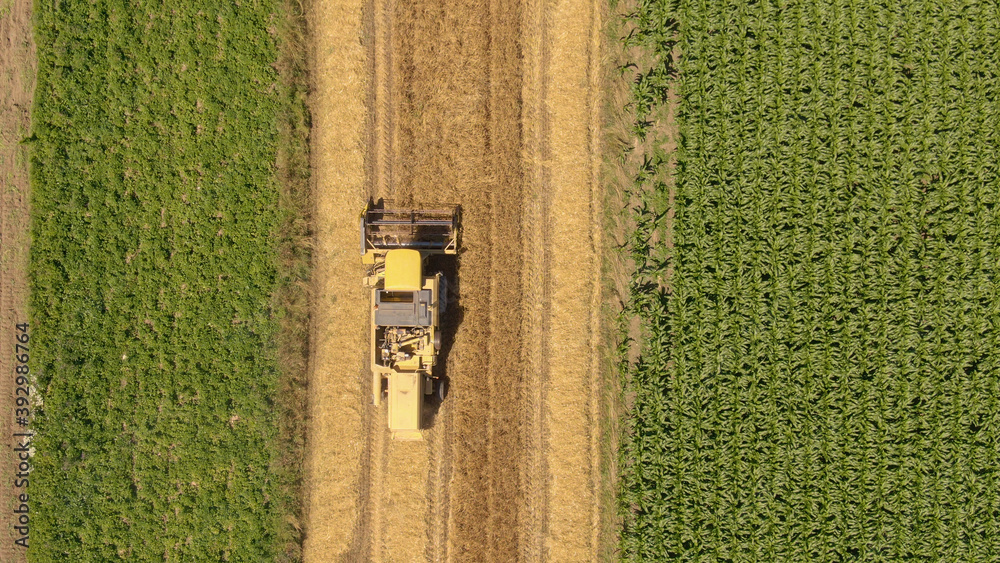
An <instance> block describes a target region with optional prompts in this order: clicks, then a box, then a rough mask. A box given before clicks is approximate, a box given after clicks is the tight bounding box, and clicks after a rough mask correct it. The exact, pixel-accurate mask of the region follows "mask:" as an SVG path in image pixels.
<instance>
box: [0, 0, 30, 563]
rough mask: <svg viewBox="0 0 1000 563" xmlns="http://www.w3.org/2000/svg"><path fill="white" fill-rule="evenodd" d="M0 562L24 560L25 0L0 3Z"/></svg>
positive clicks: (27, 32)
mask: <svg viewBox="0 0 1000 563" xmlns="http://www.w3.org/2000/svg"><path fill="white" fill-rule="evenodd" d="M0 45H3V48H2V49H0V188H2V193H0V346H3V349H4V350H7V351H8V352H6V353H4V354H0V436H2V437H3V440H2V447H3V453H2V454H0V528H2V529H3V531H2V532H0V561H4V562H5V563H7V562H10V563H21V562H23V561H25V552H24V549H22V548H20V547H18V546H17V545H15V544H14V540H15V539H16V538H17V537H18V536H19V535H15V534H14V529H13V526H14V524H15V519H14V517H15V516H16V515H15V514H14V513H13V509H14V506H13V505H12V504H11V503H12V502H14V495H15V494H23V493H27V492H28V491H27V490H26V489H24V488H20V489H15V488H14V487H13V484H14V474H15V473H16V472H17V463H18V460H17V459H16V458H15V457H14V451H13V448H14V443H13V437H12V433H13V432H18V431H20V429H19V428H16V427H14V425H13V422H14V415H15V412H14V408H15V405H14V376H13V374H14V365H15V364H14V357H13V355H12V354H11V351H12V350H13V345H14V336H15V334H16V333H15V328H14V325H15V324H16V323H22V322H27V321H28V308H27V301H28V244H29V232H28V230H29V218H28V214H29V210H30V208H29V194H30V185H29V182H28V155H27V148H26V145H22V144H20V141H21V139H23V138H25V137H27V136H28V129H29V124H30V108H31V103H32V95H33V92H34V87H35V83H34V82H35V68H36V60H35V46H34V41H33V37H32V27H31V1H30V0H12V1H6V2H0Z"/></svg>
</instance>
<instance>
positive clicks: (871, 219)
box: [620, 0, 1000, 562]
mask: <svg viewBox="0 0 1000 563" xmlns="http://www.w3.org/2000/svg"><path fill="white" fill-rule="evenodd" d="M633 22H634V23H635V25H637V26H638V32H637V33H636V34H634V35H633V37H632V38H631V39H629V41H633V42H639V43H642V44H643V45H644V46H645V47H646V48H647V49H648V50H650V51H651V52H653V53H654V54H655V56H656V57H657V58H658V60H659V61H660V62H661V64H660V67H659V68H660V69H667V70H672V67H671V66H670V65H671V63H670V61H671V58H670V56H669V53H671V51H672V50H673V48H674V43H673V42H674V40H676V41H677V46H678V47H679V50H678V51H677V52H679V53H680V56H679V58H678V60H677V63H676V64H677V68H676V78H675V80H674V81H673V82H672V85H673V86H672V87H674V88H676V91H677V93H678V94H679V97H680V98H679V99H680V102H679V106H678V108H677V121H678V129H679V139H680V141H679V151H678V154H677V160H676V170H675V172H674V176H673V178H674V181H673V183H672V184H671V183H670V182H667V181H663V180H655V178H657V177H659V178H662V177H664V174H665V173H666V172H665V171H666V168H665V167H666V164H665V163H664V159H663V155H650V158H649V159H648V160H647V163H648V164H649V166H648V167H647V168H650V169H652V170H653V172H650V171H649V170H646V171H645V172H644V173H643V174H642V175H640V177H638V179H637V180H638V181H637V184H636V193H638V194H640V195H641V197H642V198H644V204H643V205H641V206H639V208H638V211H637V220H638V222H639V224H640V227H642V229H640V233H639V234H640V236H638V237H637V238H636V239H635V240H633V246H632V250H633V253H634V257H635V258H636V259H637V264H638V265H639V267H638V272H637V274H636V278H635V280H634V283H633V292H634V294H633V302H632V310H633V311H634V312H636V313H637V314H638V315H639V316H640V318H641V319H642V324H643V327H644V335H643V337H642V342H641V345H642V352H641V357H640V359H639V360H638V361H637V362H636V363H634V364H633V365H632V366H631V367H630V368H629V373H628V374H627V377H626V384H625V386H626V391H627V397H628V398H629V400H630V401H631V411H630V414H629V418H628V421H627V431H626V435H625V437H624V442H623V447H622V452H621V453H622V456H621V467H622V474H623V482H622V491H621V496H620V502H621V505H620V506H621V512H622V516H623V519H624V530H623V535H622V543H621V546H622V552H623V556H624V559H626V560H636V561H638V560H662V559H667V558H677V559H680V560H712V561H715V560H718V561H770V560H782V561H785V560H788V561H840V560H863V561H902V560H934V561H938V560H940V561H984V562H985V561H996V560H998V559H1000V338H998V337H1000V250H998V246H1000V207H998V200H1000V178H998V173H1000V51H998V49H997V45H998V44H1000V10H998V7H997V4H996V3H990V2H978V1H973V0H969V1H961V0H960V1H956V2H940V1H934V0H927V1H924V0H903V1H900V2H890V3H886V2H875V1H849V0H834V1H823V2H792V1H783V0H782V1H760V2H757V1H748V0H744V1H739V2H728V1H721V0H705V1H694V2H689V1H683V0H682V1H680V2H677V3H670V2H649V3H646V4H644V5H642V6H640V8H639V9H638V11H637V12H636V13H635V14H633ZM674 29H676V31H677V35H674ZM654 78H655V77H654ZM661 78H662V77H661ZM661 85H662V84H661ZM647 86H649V80H648V77H644V78H642V79H640V80H638V81H637V82H636V87H635V88H634V89H633V90H634V94H635V100H636V102H637V104H638V105H639V106H640V107H642V106H643V105H644V104H645V105H649V106H652V107H655V106H663V105H664V104H665V103H666V98H665V93H664V91H663V90H662V88H661V89H657V88H655V87H647ZM653 86H656V83H653ZM639 129H640V130H644V129H643V127H642V126H640V127H639ZM656 170H659V172H656ZM650 178H653V179H650ZM668 190H675V192H674V198H675V205H674V217H673V229H672V240H673V248H672V250H670V251H669V252H670V256H669V260H668V261H667V262H666V263H660V262H657V261H655V260H650V259H649V256H650V254H651V253H652V252H653V250H652V248H653V247H654V246H655V245H654V244H652V243H650V241H649V239H647V238H644V237H643V236H641V235H642V233H644V232H645V233H646V234H647V235H648V234H650V233H652V232H653V231H655V230H660V231H662V230H663V224H664V221H665V220H666V219H665V215H663V211H664V210H665V203H664V202H666V201H667V191H668ZM643 229H645V230H643ZM668 270H669V275H665V272H667V271H668ZM660 282H663V283H664V284H665V287H664V288H663V289H662V290H657V289H656V288H657V284H658V283H660Z"/></svg>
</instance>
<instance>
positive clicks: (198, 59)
mask: <svg viewBox="0 0 1000 563" xmlns="http://www.w3.org/2000/svg"><path fill="white" fill-rule="evenodd" d="M35 10H36V14H35V18H36V22H35V25H36V39H37V41H36V42H37V45H38V87H37V94H36V103H35V108H34V113H33V136H32V139H31V141H30V142H31V143H32V154H33V157H32V190H33V195H32V237H33V242H32V247H31V261H30V267H31V272H30V274H31V326H32V329H33V331H34V332H33V334H32V341H33V343H34V344H35V349H34V350H33V355H32V360H33V362H34V364H33V365H32V372H33V374H34V375H35V376H36V377H37V387H38V389H39V391H40V393H41V394H42V399H43V401H44V405H43V407H41V412H40V413H39V415H38V416H37V418H36V419H35V423H34V427H35V430H36V431H37V439H36V440H35V447H36V452H37V453H36V458H35V461H34V466H35V470H34V472H33V474H32V481H31V490H30V495H31V499H32V502H33V504H32V510H33V511H34V513H33V514H32V530H31V547H30V549H29V553H28V554H29V558H30V560H31V561H101V562H108V561H152V560H156V561H165V560H178V561H179V560H185V561H191V560H206V561H273V560H276V559H277V558H278V557H279V556H280V552H281V546H280V545H279V536H280V535H281V532H280V530H281V528H282V526H284V525H285V523H284V518H285V517H286V515H287V513H288V510H289V508H288V506H289V502H290V499H288V498H285V497H283V494H282V492H281V491H282V489H281V487H280V486H279V485H280V484H279V483H277V482H276V478H275V477H274V476H273V475H272V473H271V468H272V465H273V464H274V462H275V460H276V459H277V452H276V451H275V449H274V446H275V444H274V438H275V433H276V428H277V422H276V420H275V418H276V417H275V412H274V407H273V405H274V400H275V397H274V395H275V389H276V387H275V386H276V376H277V365H276V359H275V344H274V337H275V321H274V318H273V316H274V311H273V310H272V307H271V295H272V292H273V290H274V287H275V283H276V280H277V279H278V273H277V272H276V266H275V264H276V257H275V253H276V240H277V238H276V236H275V232H274V231H275V229H276V228H277V226H278V222H279V211H278V203H279V202H278V190H277V187H276V181H275V174H274V163H275V154H276V150H277V149H276V146H275V139H276V137H277V131H276V127H277V123H276V114H277V112H278V110H279V108H280V105H281V99H280V94H281V88H280V87H278V86H276V81H277V80H278V76H277V72H276V71H275V69H274V68H273V66H272V65H273V63H274V62H275V60H276V59H277V56H278V55H277V45H276V38H275V37H274V34H273V31H274V25H275V21H276V18H279V17H281V15H280V5H279V4H278V3H275V2H271V1H255V0H251V1H244V2H241V3H239V6H238V7H237V6H236V5H233V4H231V3H229V2H213V1H209V2H200V3H195V4H193V3H190V2H165V3H164V2H144V1H131V2H124V1H120V0H98V1H93V2H81V1H78V0H61V1H59V2H42V3H37V4H36V8H35Z"/></svg>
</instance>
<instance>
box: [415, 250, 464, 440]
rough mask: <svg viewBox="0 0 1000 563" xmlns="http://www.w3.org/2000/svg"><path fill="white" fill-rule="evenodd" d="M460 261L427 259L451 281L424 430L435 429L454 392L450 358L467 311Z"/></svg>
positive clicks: (426, 405)
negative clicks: (461, 294)
mask: <svg viewBox="0 0 1000 563" xmlns="http://www.w3.org/2000/svg"><path fill="white" fill-rule="evenodd" d="M458 262H459V261H458V260H457V259H456V258H455V257H451V256H432V257H430V258H429V259H428V264H427V265H428V269H429V270H430V271H432V272H434V271H437V272H441V273H442V274H444V277H445V279H447V280H448V292H447V294H446V295H447V299H448V305H447V308H446V310H445V312H444V315H443V316H442V317H441V324H440V330H441V350H440V351H439V352H438V359H437V365H436V366H435V367H434V370H435V375H436V376H437V378H438V383H437V385H436V386H435V388H434V394H433V395H430V396H429V397H427V399H426V400H425V401H424V406H423V421H424V424H423V428H424V429H425V430H426V429H430V428H433V427H434V424H435V422H436V419H437V414H438V411H440V410H441V405H442V403H444V402H445V401H446V400H447V399H448V394H449V393H450V392H451V391H450V389H451V380H450V379H449V377H448V373H449V362H448V355H449V353H450V352H451V347H452V346H453V345H454V342H455V335H456V334H457V333H458V327H459V326H461V324H462V318H463V317H464V315H465V309H464V308H463V307H462V305H461V302H459V300H458V296H459V295H460V293H461V292H460V291H459V289H460V287H461V286H460V283H459V281H460V280H459V276H458V270H459V268H458ZM441 385H444V393H439V386H441Z"/></svg>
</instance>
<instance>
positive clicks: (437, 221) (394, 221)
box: [361, 202, 458, 440]
mask: <svg viewBox="0 0 1000 563" xmlns="http://www.w3.org/2000/svg"><path fill="white" fill-rule="evenodd" d="M380 203H381V205H380V206H378V207H375V206H374V204H372V203H369V205H368V207H366V208H365V211H364V213H363V214H362V222H361V230H362V232H361V235H362V240H361V243H362V256H363V258H362V261H363V262H364V263H365V264H368V265H369V273H368V276H367V277H366V278H365V282H366V284H367V285H368V287H370V288H371V369H372V400H373V402H374V403H375V405H376V406H379V405H381V403H382V400H383V397H384V398H385V399H386V402H387V403H388V411H389V412H388V423H389V430H390V431H391V432H392V437H393V438H395V439H397V440H421V439H422V438H423V436H422V434H421V432H420V429H421V419H422V416H421V411H422V410H423V398H424V396H425V395H430V394H432V393H433V392H434V388H435V383H436V380H437V377H436V376H435V373H434V366H435V364H436V363H437V359H438V353H439V351H440V349H441V335H440V321H441V315H442V313H443V312H444V309H445V306H446V303H447V301H446V295H445V280H444V276H443V275H442V274H441V273H432V274H428V275H425V273H424V264H425V259H426V258H427V256H429V255H431V254H455V253H456V252H457V246H458V239H457V236H458V230H457V228H458V223H457V222H458V209H457V207H451V208H448V209H438V210H393V209H387V208H386V207H385V205H386V204H385V203H382V202H380Z"/></svg>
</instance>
